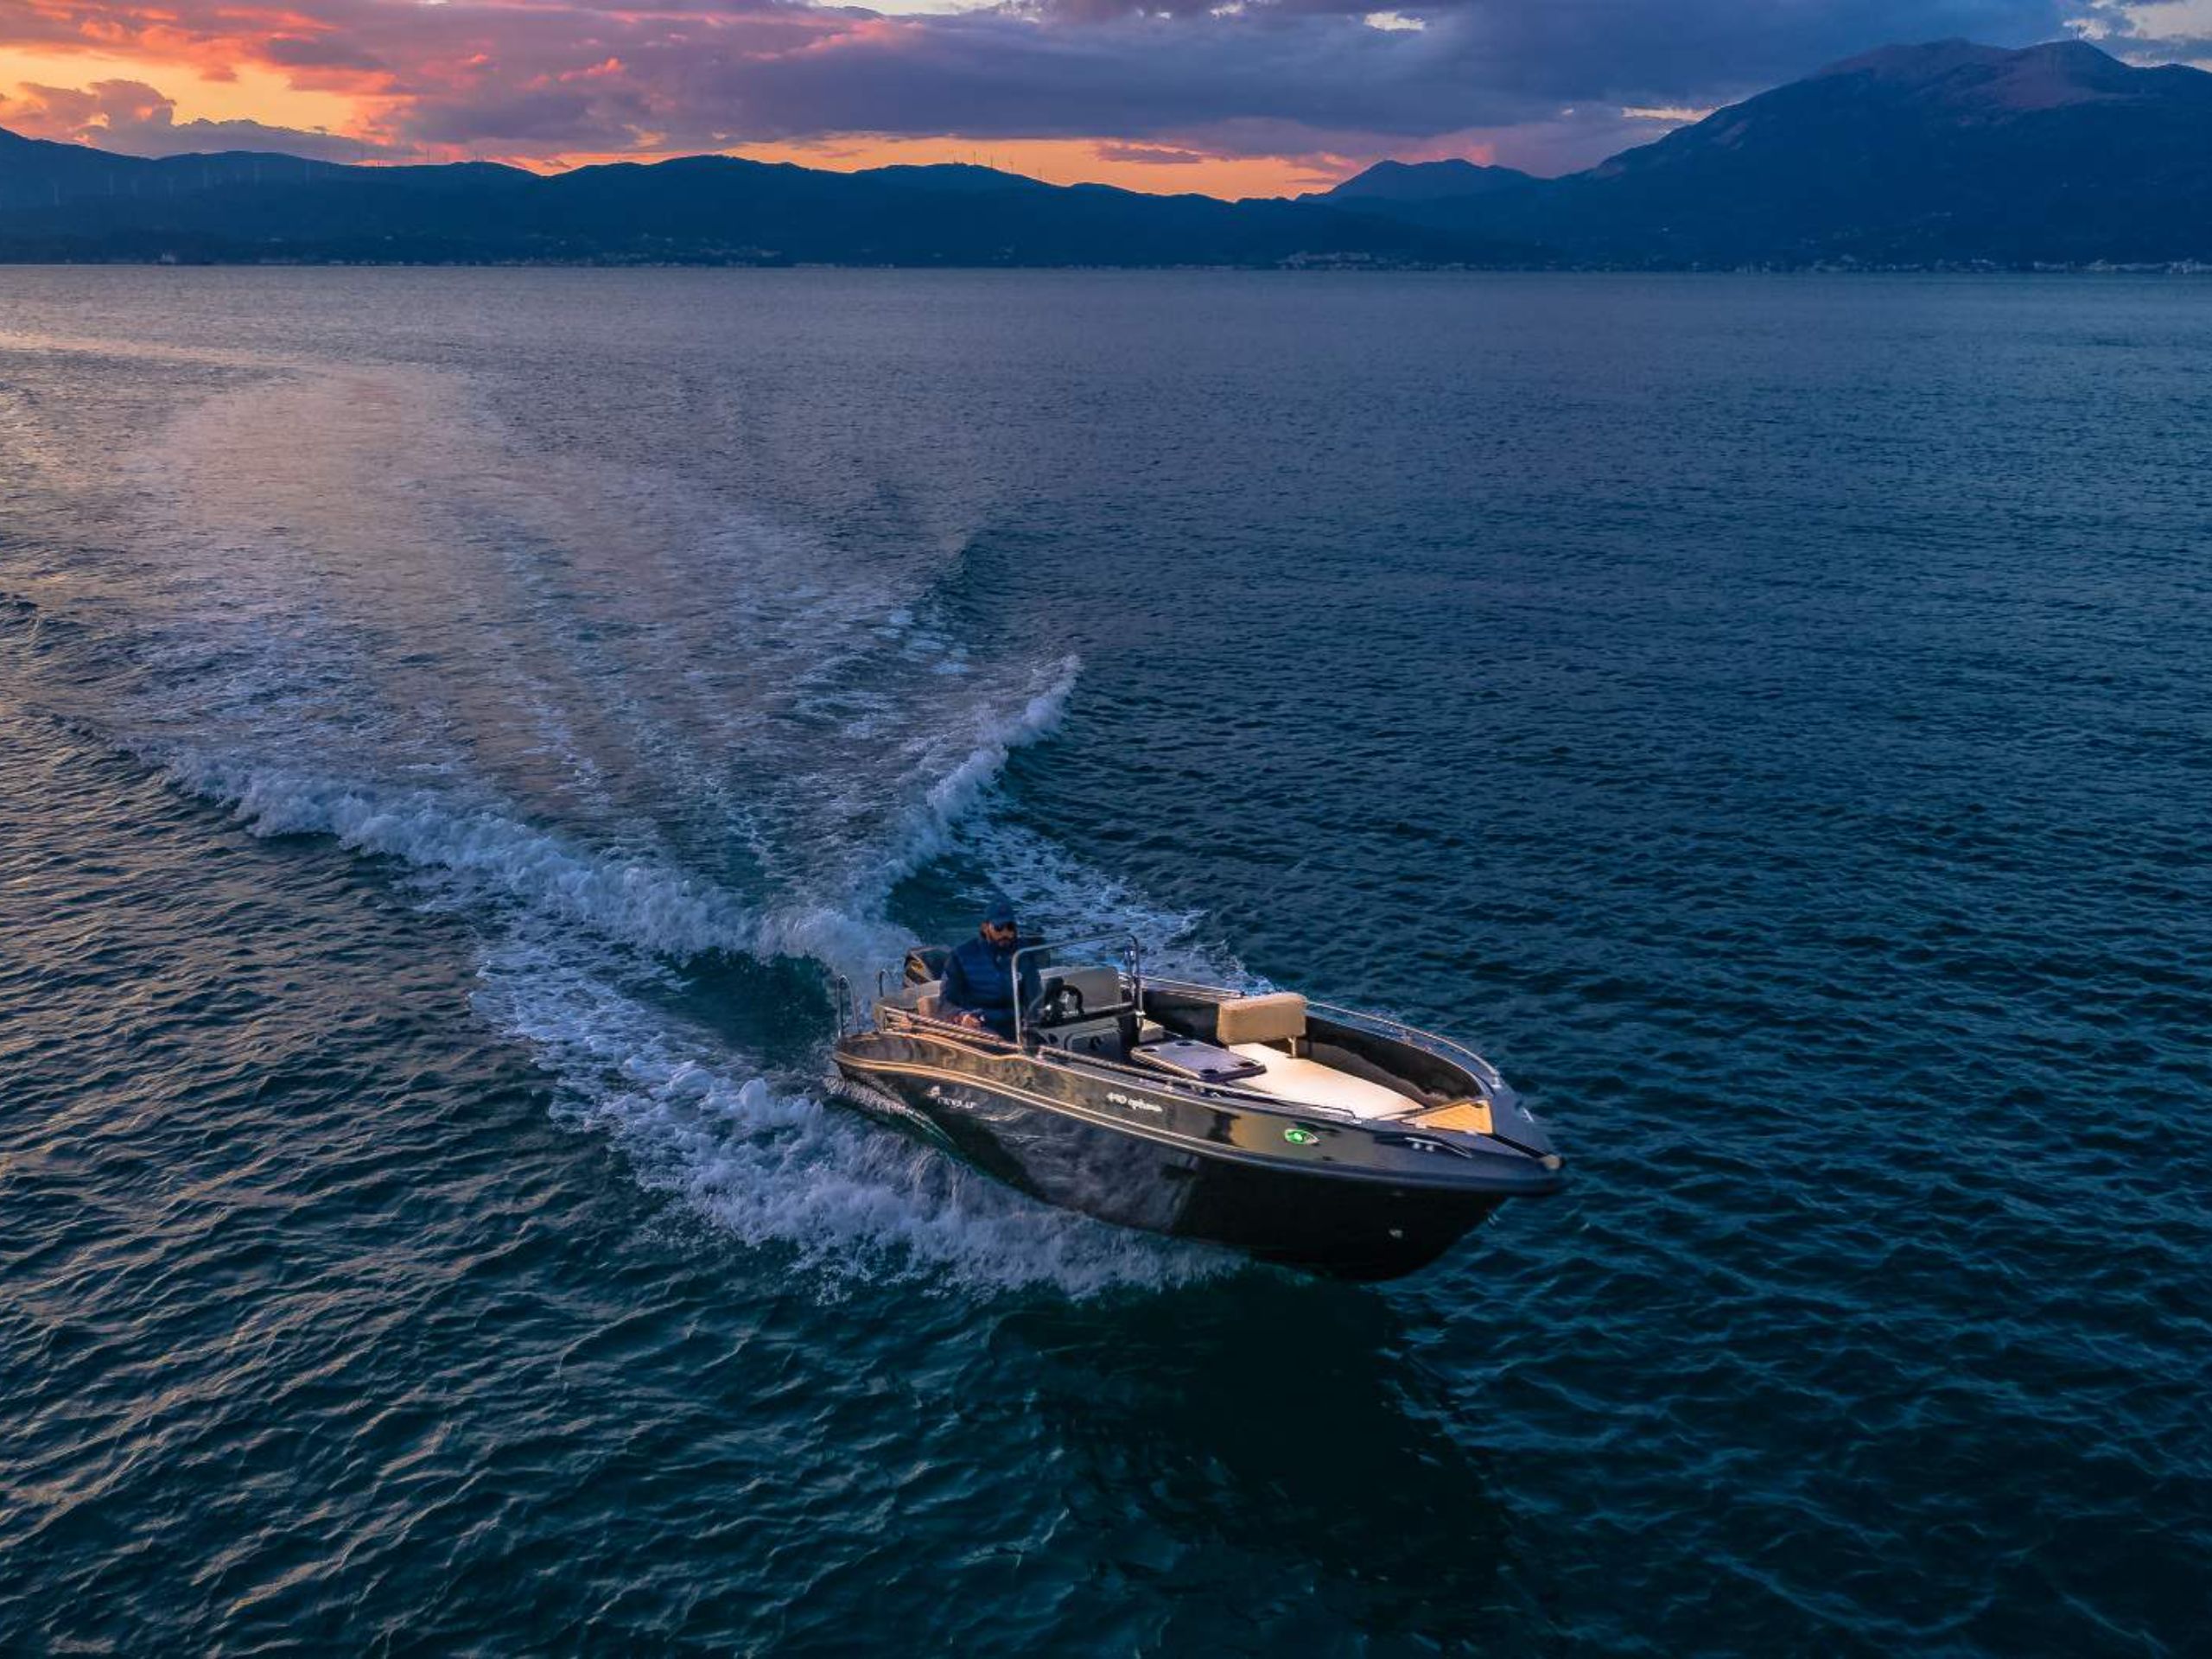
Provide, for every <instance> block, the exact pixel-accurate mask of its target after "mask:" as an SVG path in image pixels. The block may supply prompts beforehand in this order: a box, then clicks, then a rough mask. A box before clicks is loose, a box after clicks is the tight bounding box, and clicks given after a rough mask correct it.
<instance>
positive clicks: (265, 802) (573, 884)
mask: <svg viewBox="0 0 2212 1659" xmlns="http://www.w3.org/2000/svg"><path fill="white" fill-rule="evenodd" d="M164 771H165V773H166V775H167V776H168V778H169V779H171V780H172V781H173V782H175V783H176V784H178V785H181V787H183V788H185V789H187V790H188V791H191V792H193V793H194V794H197V795H200V796H201V797H203V798H209V799H213V800H218V801H222V802H225V803H226V804H229V805H230V807H231V809H232V812H233V813H234V814H235V815H236V817H238V819H239V821H240V822H241V823H245V825H246V826H247V827H248V828H249V829H251V830H252V831H253V832H254V833H255V834H256V835H258V836H283V835H308V834H312V835H327V836H334V837H335V838H336V839H337V841H338V842H339V843H340V845H341V846H344V847H346V848H349V849H353V850H354V851H356V852H364V853H373V854H377V855H382V856H385V857H391V858H397V859H399V860H401V861H404V862H405V863H408V864H410V865H412V866H414V867H415V868H417V869H420V870H442V871H445V872H447V873H448V874H453V875H455V876H459V877H463V878H466V879H467V880H468V881H470V882H471V883H473V884H475V887H476V891H477V892H478V893H485V892H488V893H491V894H493V895H496V896H497V897H499V898H501V899H506V900H510V901H512V902H514V903H517V904H519V905H522V906H527V907H528V908H530V909H532V910H535V911H537V912H543V913H546V914H550V915H553V916H556V917H559V918H563V919H565V920H568V921H569V922H572V923H575V924H576V925H582V926H583V927H587V928H589V929H591V930H592V931H594V932H597V933H599V934H601V936H603V937H605V938H609V939H613V940H616V941H619V942H620V943H622V944H628V945H632V946H634V947H636V948H637V949H639V950H645V951H648V952H651V953H652V954H655V955H658V956H664V957H673V958H679V959H680V958H683V957H694V956H698V955H702V954H703V953H705V952H707V951H709V950H727V951H732V952H754V951H757V950H759V948H760V933H759V925H758V923H757V920H756V919H755V918H754V917H753V916H752V915H751V914H750V913H749V912H747V910H746V908H745V907H744V906H743V905H742V904H741V903H740V902H739V900H738V899H737V898H736V897H735V895H734V894H732V893H728V892H727V891H725V890H724V889H721V888H720V887H716V886H715V885H714V884H713V883H712V882H709V881H707V880H703V879H702V878H700V877H698V876H696V875H693V874H689V873H687V872H684V871H682V870H678V869H673V868H669V867H667V866H666V865H664V864H662V863H658V862H656V861H652V860H651V859H647V858H642V857H641V858H626V857H623V856H621V855H591V854H588V853H585V852H583V851H581V850H579V849H575V848H574V847H571V846H569V845H568V844H567V843H565V842H563V840H562V839H561V838H560V837H558V836H554V835H551V834H549V833H547V832H545V831H543V830H539V829H532V828H531V827H530V826H529V825H527V824H524V823H517V822H516V821H514V820H513V819H512V818H510V817H503V816H502V815H500V814H499V813H497V812H492V811H486V810H455V808H454V805H453V804H452V803H451V802H449V801H448V800H447V799H445V798H442V797H440V796H438V795H436V794H435V793H432V792H430V791H421V790H414V791H390V790H385V789H380V788H378V787H376V786H374V785H363V784H359V783H354V782H350V781H341V780H337V779H327V778H316V777H313V776H310V775H304V774H301V773H296V772H284V771H266V770H256V769H253V768H251V766H243V765H241V764H240V763H239V762H238V761H236V760H228V759H225V758H221V757H211V756H208V755H205V754H201V753H194V752H190V751H187V752H184V753H177V754H174V755H171V756H169V757H168V759H167V760H166V763H165V766H164Z"/></svg>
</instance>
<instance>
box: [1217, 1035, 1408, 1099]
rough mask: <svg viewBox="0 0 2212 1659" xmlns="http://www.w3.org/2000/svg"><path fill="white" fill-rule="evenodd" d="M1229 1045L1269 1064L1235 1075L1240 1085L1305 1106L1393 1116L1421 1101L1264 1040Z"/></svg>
mask: <svg viewBox="0 0 2212 1659" xmlns="http://www.w3.org/2000/svg"><path fill="white" fill-rule="evenodd" d="M1231 1046H1232V1048H1233V1049H1234V1051H1235V1052H1236V1053H1237V1054H1239V1055H1242V1056H1243V1058H1245V1059H1248V1060H1256V1061H1258V1062H1259V1063H1260V1064H1261V1065H1264V1066H1266V1067H1267V1068H1268V1069H1267V1070H1266V1071H1263V1072H1262V1073H1261V1074H1260V1075H1259V1076H1258V1077H1239V1078H1237V1079H1236V1087H1238V1088H1239V1089H1256V1090H1259V1091H1260V1092H1261V1093H1262V1094H1263V1095H1273V1096H1274V1097H1275V1098H1276V1099H1278V1100H1294V1101H1297V1102H1299V1103H1301V1104H1303V1105H1307V1106H1333V1107H1335V1108H1336V1109H1338V1111H1340V1112H1350V1113H1351V1114H1352V1116H1355V1117H1396V1116H1400V1115H1401V1114H1402V1113H1405V1112H1409V1111H1412V1110H1413V1109H1414V1108H1415V1107H1417V1106H1419V1105H1420V1104H1421V1102H1419V1101H1417V1100H1415V1099H1414V1098H1413V1097H1412V1096H1410V1095H1402V1094H1400V1093H1399V1092H1398V1091H1397V1090H1395V1089H1385V1088H1384V1087H1383V1085H1382V1084H1379V1083H1370V1082H1369V1081H1368V1080H1367V1079H1366V1078H1365V1077H1353V1076H1352V1075H1351V1073H1350V1072H1349V1071H1337V1070H1336V1069H1335V1068H1334V1067H1332V1066H1326V1065H1322V1064H1321V1063H1320V1062H1319V1060H1306V1059H1300V1058H1296V1057H1295V1056H1293V1055H1289V1054H1286V1053H1284V1052H1282V1050H1281V1049H1279V1048H1269V1047H1268V1046H1267V1045H1266V1044H1265V1043H1236V1044H1233V1045H1231Z"/></svg>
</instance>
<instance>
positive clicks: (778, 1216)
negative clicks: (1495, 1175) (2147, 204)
mask: <svg viewBox="0 0 2212 1659" xmlns="http://www.w3.org/2000/svg"><path fill="white" fill-rule="evenodd" d="M2208 441H2212V288H2208V287H2207V286H2205V285H2203V284H2202V283H2190V282H2182V281H2134V280H2128V279H2120V278H2107V279H2101V280H2086V279H2083V280H2076V279H2057V278H2052V279H2043V280H1987V281H1983V280H1970V279H1964V278H1953V279H1939V278H1922V279H1911V278H1898V279H1894V280H1891V279H1872V278H1867V279H1858V280H1823V279H1813V278H1793V279H1781V278H1775V279H1749V278H1745V279H1737V278H1726V277H1704V278H1649V279H1643V278H1628V277H1618V278H1616V277H1372V278H1368V277H1357V278H1347V277H1327V276H1313V277H1296V276H1266V277H1262V276H1238V275H1227V274H1195V273H1194V274H1157V275H1147V274H1111V275H1095V274H1040V275H1012V274H1007V275H1001V274H990V275H960V274H893V273H831V272H817V271H793V272H742V273H702V272H677V271H669V272H652V273H639V274H619V273H611V272H556V271H546V272H528V271H506V272H463V271H450V272H440V271H401V270H390V271H359V272H343V271H275V270H271V271H251V270H232V271H199V270H4V271H0V1402H4V1425H5V1427H4V1432H0V1649H6V1650H8V1651H11V1652H12V1651H23V1650H35V1649H54V1650H62V1649H67V1650H70V1651H88V1652H89V1651H103V1650H111V1651H120V1652H131V1653H181V1652H186V1651H194V1650H200V1649H210V1648H219V1649H224V1650H229V1651H238V1652H251V1651H260V1650H265V1649H278V1648H285V1647H289V1646H300V1647H307V1648H310V1649H317V1650H323V1651H337V1650H370V1651H378V1652H393V1653H398V1652H415V1651H445V1650H467V1651H476V1652H485V1653H507V1652H537V1651H549V1650H550V1651H564V1650H572V1649H592V1650H598V1651H618V1650H625V1651H658V1650H683V1651H724V1652H733V1653H759V1654H767V1653H812V1652H819V1653H844V1652H856V1651H880V1652H901V1653H919V1652H932V1653H937V1652H942V1653H956V1652H957V1653H961V1654H970V1655H972V1654H985V1653H1007V1654H1013V1653H1024V1654H1027V1653H1046V1652H1051V1653H1076V1652H1085V1653H1110V1654H1122V1653H1137V1652H1143V1653H1174V1654H1180V1653H1194V1654H1195V1653H1205V1654H1219V1653H1249V1654H1268V1655H1272V1654H1294V1655H1300V1656H1305V1655H1316V1656H1319V1655H1339V1654H1341V1655H1370V1654H1371V1655H1395V1654H1401V1653H1407V1654H1410V1653H1421V1652H1446V1653H1459V1652H1469V1651H1482V1652H1488V1653H1498V1654H1520V1653H1539V1654H1548V1653H1568V1652H1597V1651H1607V1652H1642V1653H1651V1654H1677V1653H1685V1652H1700V1653H1730V1654H1745V1655H1754V1654H1756V1655H1771V1654H1776V1653H1815V1652H1817V1653H1823V1654H1842V1653H1867V1654H1876V1653H1879V1654H1895V1653H1899V1652H1914V1653H1933V1654H1948V1653H1957V1654H1978V1653H1987V1654H2022V1653H2052V1654H2062V1653H2063V1654H2069V1655H2079V1654H2090V1653H2100V1654H2101V1653H2112V1654H2130V1655H2161V1654H2182V1653H2188V1652H2196V1653H2202V1652H2205V1651H2206V1650H2207V1646H2206V1644H2207V1643H2208V1641H2212V1637H2208V1635H2207V1631H2208V1630H2212V1403H2208V1402H2212V1215H2208V1202H2212V1201H2208V1198H2207V1185H2208V1181H2207V1172H2208V1170H2212V1109H2208V1108H2209V1107H2212V1101H2208V1093H2212V1058H2208V1056H2209V1055H2212V1046H2209V1045H2208V1037H2207V1033H2208V1029H2212V718H2209V717H2208V712H2207V700H2208V683H2207V681H2208V674H2212V481H2208V475H2207V473H2206V471H2205V467H2204V457H2205V454H2206V448H2207V443H2208ZM993 885H997V886H1000V887H1004V888H1006V889H1007V890H1008V891H1010V892H1011V893H1014V895H1015V896H1016V897H1017V898H1018V899H1020V901H1021V903H1022V905H1023V906H1024V907H1025V908H1026V909H1027V911H1028V912H1029V913H1030V915H1031V916H1032V918H1034V919H1035V920H1036V921H1037V922H1039V923H1040V924H1042V925H1045V926H1046V928H1047V929H1048V930H1050V931H1072V930H1076V929H1078V928H1080V929H1084V930H1095V929H1100V928H1116V929H1133V930H1135V931H1137V932H1138V933H1140V934H1141V936H1142V937H1143V938H1145V939H1146V940H1147V943H1148V945H1149V947H1150V949H1151V950H1153V951H1154V955H1155V957H1157V958H1158V959H1161V960H1166V961H1172V962H1174V963H1178V964H1179V965H1180V966H1183V967H1185V968H1186V969H1192V970H1199V971H1204V972H1206V973H1209V974H1214V975H1220V976H1232V977H1239V978H1242V979H1245V980H1249V981H1252V982H1275V983H1280V984H1287V985H1296V986H1299V987H1300V988H1306V989H1308V990H1310V991H1312V992H1313V993H1315V994H1317V995H1325V996H1327V997H1328V998H1330V999H1331V1000H1333V1001H1346V1002H1351V1003H1354V1004H1357V1005H1361V1006H1366V1007H1378V1008H1382V1009H1385V1010H1388V1011H1391V1012H1395V1013H1396V1014H1401V1015H1403V1016H1405V1017H1408V1018H1410V1019H1412V1020H1416V1021H1418V1022H1420V1023H1423V1024H1427V1025H1433V1026H1434V1027H1439V1028H1441V1029H1444V1030H1446V1031H1449V1032H1451V1033H1455V1034H1459V1035H1463V1036H1465V1037H1466V1038H1469V1039H1472V1040H1474V1041H1475V1042H1476V1043H1477V1045H1478V1046H1481V1047H1482V1048H1483V1049H1484V1051H1485V1052H1487V1053H1488V1054H1489V1055H1490V1056H1491V1058H1493V1059H1495V1060H1496V1061H1497V1064H1498V1065H1500V1066H1501V1067H1503V1070H1504V1071H1505V1072H1506V1074H1507V1075H1508V1077H1510V1078H1511V1079H1512V1080H1513V1081H1514V1082H1515V1083H1516V1084H1518V1085H1519V1086H1521V1087H1522V1089H1523V1090H1525V1091H1526V1092H1527V1093H1528V1095H1529V1096H1530V1098H1531V1100H1532V1103H1534V1104H1535V1106H1536V1107H1537V1108H1538V1109H1539V1110H1540V1111H1541V1112H1542V1113H1543V1115H1544V1116H1545V1117H1546V1118H1547V1120H1548V1122H1549V1124H1550V1126H1551V1128H1552V1129H1553V1131H1554V1135H1556V1136H1557V1138H1558V1139H1559V1141H1560V1144H1561V1146H1562V1147H1563V1149H1564V1150H1565V1151H1566V1153H1567V1155H1568V1158H1569V1160H1570V1164H1571V1166H1572V1168H1573V1173H1574V1174H1575V1177H1576V1181H1575V1185H1573V1190H1572V1191H1571V1192H1569V1193H1568V1194H1567V1195H1566V1196H1565V1197H1563V1198H1559V1199H1556V1200H1553V1201H1549V1202H1544V1203H1528V1204H1523V1205H1517V1206H1516V1205H1509V1206H1508V1207H1507V1208H1506V1209H1505V1210H1504V1211H1503V1212H1502V1213H1501V1214H1500V1215H1499V1217H1497V1220H1496V1221H1495V1222H1494V1223H1493V1224H1492V1225H1491V1226H1490V1227H1489V1228H1487V1229H1485V1230H1484V1231H1483V1232H1481V1233H1480V1234H1478V1236H1475V1237H1474V1238H1471V1239H1470V1240H1469V1241H1468V1242H1467V1243H1465V1245H1464V1246H1463V1247H1462V1248H1461V1249H1459V1251H1457V1252H1456V1253H1455V1254H1454V1255H1452V1256H1450V1257H1448V1258H1447V1259H1446V1261H1445V1262H1443V1263H1441V1264H1440V1265H1439V1266H1437V1267H1436V1268H1433V1269H1431V1270H1430V1271H1428V1272H1427V1273H1426V1274H1422V1275H1421V1276H1419V1277H1417V1278H1414V1279H1412V1280H1408V1281H1403V1282H1402V1283H1400V1284H1397V1285H1395V1286H1390V1287H1381V1288H1373V1287H1369V1288H1359V1287H1347V1286H1343V1285H1337V1284H1330V1283H1323V1282H1318V1281H1309V1280H1305V1279H1300V1278H1298V1277H1295V1276H1293V1275H1291V1274H1286V1273H1282V1272H1280V1271H1275V1270H1272V1269H1263V1268H1254V1267H1250V1266H1248V1265H1246V1264H1244V1263H1243V1262H1240V1261H1238V1260H1237V1259H1236V1258H1235V1257H1233V1256H1229V1255H1224V1254H1221V1253H1218V1252H1215V1251H1211V1250H1208V1249H1203V1248H1198V1247H1194V1246H1187V1245H1181V1244H1175V1243H1166V1242H1163V1241H1159V1240H1155V1239H1152V1238H1149V1237H1146V1236H1139V1235H1135V1234H1131V1233H1127V1232H1122V1231H1118V1230H1114V1229H1111V1228H1108V1227H1105V1226H1103V1225H1101V1224H1096V1223H1093V1222H1090V1221H1088V1220H1085V1219H1084V1218H1081V1217H1074V1216H1071V1215H1066V1214H1062V1213H1059V1212H1056V1211H1050V1210H1046V1209H1042V1208H1039V1206H1037V1205H1033V1204H1031V1203H1029V1202H1027V1201H1026V1200H1024V1199H1022V1198H1019V1197H1017V1196H1015V1195H1014V1194H1012V1193H1010V1192H1007V1191H1005V1190H1003V1189H1001V1188H1000V1187H997V1186H995V1185H992V1184H991V1183H989V1182H988V1181H987V1180H984V1179H982V1178H980V1177H977V1176H976V1175H974V1174H972V1173H967V1172H965V1171H963V1170H962V1169H961V1168H958V1167H957V1166H953V1165H951V1164H950V1163H948V1162H946V1161H945V1160H944V1159H943V1158H941V1157H940V1156H939V1155H938V1154H936V1153H935V1152H933V1151H931V1150H930V1149H928V1148H925V1147H921V1146H919V1145H918V1144H916V1143H913V1142H911V1141H906V1140H905V1139H903V1138H901V1137H900V1136H899V1135H896V1134H895V1133H893V1132H891V1131H888V1130H886V1129H883V1128H878V1127H876V1126H874V1125H873V1124H871V1123H869V1122H865V1121H862V1120H861V1119H858V1118H856V1117H854V1116H850V1115H849V1114H848V1113H847V1112H846V1111H845V1110H844V1109H842V1108H840V1107H838V1106H836V1105H835V1104H834V1103H829V1102H828V1101H827V1100H826V1098H825V1096H824V1095H823V1090H822V1088H821V1084H822V1079H823V1072H824V1069H825V1056H826V1052H827V1045H828V1042H829V1039H830V1037H831V1035H832V1033H833V1028H834V1021H833V1013H832V1007H831V1002H830V999H829V995H828V994H827V993H826V992H825V990H824V988H823V973H824V969H825V968H828V969H839V970H842V971H844V972H847V973H849V974H851V975H853V976H855V978H856V979H858V980H859V981H860V982H861V983H862V984H863V985H870V984H872V983H873V980H874V971H875V969H876V968H877V967H878V966H879V965H881V964H887V963H891V962H892V961H893V960H894V958H895V957H896V954H897V952H898V951H899V949H900V948H901V947H902V946H903V945H904V944H905V943H906V942H907V941H908V940H910V939H912V938H938V937H957V936H958V935H960V934H961V933H963V932H964V931H966V930H967V929H968V927H969V925H971V918H972V916H973V913H974V909H975V906H976V903H977V901H978V899H979V898H980V897H981V896H982V894H983V893H985V892H986V891H987V890H988V888H989V887H992V886H993Z"/></svg>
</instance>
